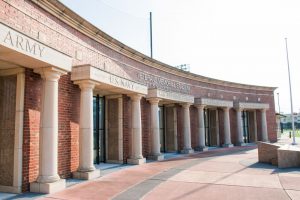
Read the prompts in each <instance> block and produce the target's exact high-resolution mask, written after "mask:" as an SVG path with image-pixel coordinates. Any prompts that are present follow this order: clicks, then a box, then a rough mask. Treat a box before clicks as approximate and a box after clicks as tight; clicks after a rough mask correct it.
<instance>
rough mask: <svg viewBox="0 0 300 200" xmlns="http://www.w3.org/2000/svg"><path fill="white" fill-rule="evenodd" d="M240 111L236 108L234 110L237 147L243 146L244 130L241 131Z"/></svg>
mask: <svg viewBox="0 0 300 200" xmlns="http://www.w3.org/2000/svg"><path fill="white" fill-rule="evenodd" d="M242 111H243V110H242V109H241V108H237V109H236V120H237V130H238V141H237V145H238V146H244V145H245V143H244V136H243V135H244V130H243V118H242Z"/></svg>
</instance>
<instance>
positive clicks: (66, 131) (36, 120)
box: [22, 69, 80, 191]
mask: <svg viewBox="0 0 300 200" xmlns="http://www.w3.org/2000/svg"><path fill="white" fill-rule="evenodd" d="M41 94H42V79H41V77H40V75H39V74H36V73H34V72H33V71H32V70H30V69H26V71H25V98H24V133H23V188H22V189H23V191H28V190H29V183H30V182H34V181H35V180H36V178H37V177H38V169H39V133H40V130H39V127H40V109H41ZM79 105H80V89H79V88H78V87H77V86H76V85H74V84H72V82H71V81H70V74H69V75H65V76H62V77H61V78H60V80H59V89H58V173H59V175H60V176H61V178H69V177H71V172H73V171H75V170H76V169H77V167H78V161H79V157H78V154H79V149H78V148H79V146H78V138H79Z"/></svg>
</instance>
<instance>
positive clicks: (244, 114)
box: [242, 111, 250, 143]
mask: <svg viewBox="0 0 300 200" xmlns="http://www.w3.org/2000/svg"><path fill="white" fill-rule="evenodd" d="M242 119H243V132H244V133H243V136H244V142H245V143H249V142H250V131H249V112H248V111H243V112H242Z"/></svg>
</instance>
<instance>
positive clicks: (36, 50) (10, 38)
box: [3, 31, 45, 57]
mask: <svg viewBox="0 0 300 200" xmlns="http://www.w3.org/2000/svg"><path fill="white" fill-rule="evenodd" d="M3 42H4V43H6V44H9V45H10V46H12V47H15V48H17V49H20V50H22V51H26V52H27V53H30V54H33V55H35V56H39V57H42V56H43V54H44V51H45V46H43V45H41V44H39V43H37V42H35V41H34V40H30V39H28V38H26V37H23V36H21V35H18V34H13V32H11V31H8V32H7V34H6V36H5V37H4V40H3Z"/></svg>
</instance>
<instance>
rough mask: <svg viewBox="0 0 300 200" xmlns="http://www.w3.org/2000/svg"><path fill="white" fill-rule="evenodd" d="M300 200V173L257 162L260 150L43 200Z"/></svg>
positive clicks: (209, 155)
mask: <svg viewBox="0 0 300 200" xmlns="http://www.w3.org/2000/svg"><path fill="white" fill-rule="evenodd" d="M142 198H143V199H164V200H167V199H200V198H201V199H202V200H205V199H209V200H212V199H230V200H234V199H238V200H240V199H243V200H247V199H253V200H254V199H255V200H258V199H262V200H267V199H272V200H276V199H300V169H299V168H295V169H286V170H279V169H278V168H276V167H274V166H271V165H267V164H260V163H257V149H255V147H253V146H252V147H234V148H231V149H215V150H211V151H208V152H205V153H196V154H193V155H190V156H185V157H180V158H174V159H171V160H167V161H161V162H152V163H147V164H144V165H141V166H134V167H130V168H126V169H123V170H120V171H117V172H113V173H111V174H108V175H106V176H103V177H101V178H99V179H96V180H93V181H87V182H84V183H80V184H77V185H75V186H72V187H70V188H68V189H66V190H64V191H61V192H58V193H56V194H52V195H48V196H46V197H43V198H42V199H46V200H50V199H52V200H53V199H124V200H126V199H128V200H129V199H130V200H133V199H142Z"/></svg>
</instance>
